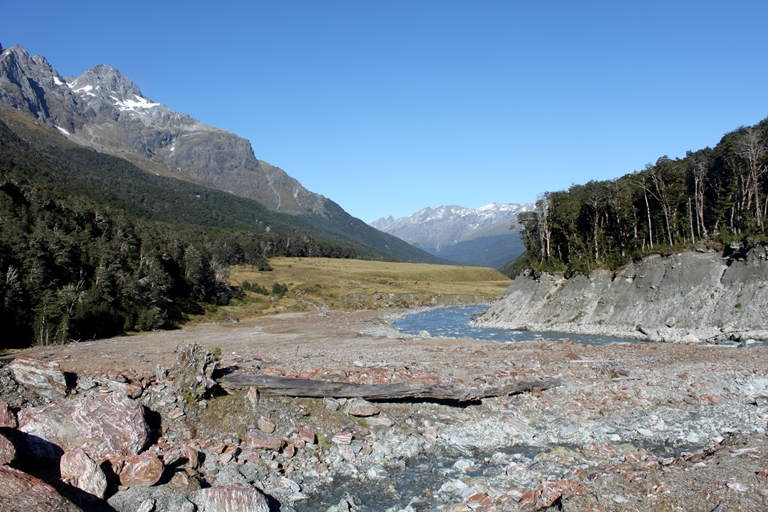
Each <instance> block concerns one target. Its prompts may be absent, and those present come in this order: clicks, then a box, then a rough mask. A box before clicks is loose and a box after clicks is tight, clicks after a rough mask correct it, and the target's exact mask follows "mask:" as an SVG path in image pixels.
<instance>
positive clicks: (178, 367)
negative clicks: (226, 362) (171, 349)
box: [171, 343, 216, 399]
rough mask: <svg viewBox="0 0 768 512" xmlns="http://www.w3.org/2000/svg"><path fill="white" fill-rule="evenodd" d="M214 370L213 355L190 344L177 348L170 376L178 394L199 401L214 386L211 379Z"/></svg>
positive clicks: (194, 344) (196, 345)
mask: <svg viewBox="0 0 768 512" xmlns="http://www.w3.org/2000/svg"><path fill="white" fill-rule="evenodd" d="M215 368H216V359H215V358H214V357H213V354H211V353H210V352H208V351H207V350H205V349H203V348H202V347H201V346H200V345H198V344H197V343H191V344H188V345H184V346H182V347H180V348H178V356H177V357H176V364H175V365H174V366H173V368H172V369H171V375H172V376H173V380H174V383H175V386H176V389H177V390H178V391H179V393H181V394H182V395H187V394H189V395H192V396H193V397H194V398H195V399H200V398H202V397H203V396H204V395H205V394H206V393H207V392H208V390H209V389H211V388H212V387H213V386H214V385H216V382H215V381H214V380H213V378H212V375H213V370H214V369H215Z"/></svg>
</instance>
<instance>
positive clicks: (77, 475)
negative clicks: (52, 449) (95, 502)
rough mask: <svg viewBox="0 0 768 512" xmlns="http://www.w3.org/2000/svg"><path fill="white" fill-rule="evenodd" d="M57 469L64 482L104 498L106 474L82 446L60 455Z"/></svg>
mask: <svg viewBox="0 0 768 512" xmlns="http://www.w3.org/2000/svg"><path fill="white" fill-rule="evenodd" d="M59 469H60V470H61V479H62V480H63V481H64V483H67V484H69V485H72V486H74V487H77V488H78V489H80V490H82V491H85V492H87V493H88V494H90V495H92V496H96V497H98V498H104V495H105V494H106V492H107V475H105V474H104V471H102V469H101V467H99V465H98V464H96V463H95V462H94V461H93V459H91V458H90V457H89V456H88V454H87V453H85V450H83V449H82V448H75V449H74V450H71V451H68V452H66V453H65V454H64V455H62V457H61V462H60V463H59Z"/></svg>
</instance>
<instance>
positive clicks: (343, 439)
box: [331, 432, 353, 444]
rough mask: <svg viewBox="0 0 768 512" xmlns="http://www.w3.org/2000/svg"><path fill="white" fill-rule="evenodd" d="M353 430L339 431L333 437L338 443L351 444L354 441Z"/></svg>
mask: <svg viewBox="0 0 768 512" xmlns="http://www.w3.org/2000/svg"><path fill="white" fill-rule="evenodd" d="M352 437H353V436H352V432H339V433H337V434H334V435H333V437H332V438H331V441H333V442H334V443H336V444H350V443H351V442H352Z"/></svg>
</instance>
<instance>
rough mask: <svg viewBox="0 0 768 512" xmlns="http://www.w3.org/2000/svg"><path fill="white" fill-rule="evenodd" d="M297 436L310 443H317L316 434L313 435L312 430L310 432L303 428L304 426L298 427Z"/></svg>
mask: <svg viewBox="0 0 768 512" xmlns="http://www.w3.org/2000/svg"><path fill="white" fill-rule="evenodd" d="M299 437H300V438H301V440H302V441H304V442H305V443H311V444H315V443H317V436H316V435H315V433H314V432H312V431H311V430H309V429H308V428H304V427H301V428H299Z"/></svg>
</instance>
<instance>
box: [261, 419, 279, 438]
mask: <svg viewBox="0 0 768 512" xmlns="http://www.w3.org/2000/svg"><path fill="white" fill-rule="evenodd" d="M256 426H257V427H258V428H259V430H261V431H262V432H265V433H267V434H271V433H272V432H274V431H275V429H276V428H277V425H276V424H275V422H274V421H272V420H271V419H269V418H265V417H264V416H262V417H261V418H259V421H257V422H256Z"/></svg>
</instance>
